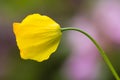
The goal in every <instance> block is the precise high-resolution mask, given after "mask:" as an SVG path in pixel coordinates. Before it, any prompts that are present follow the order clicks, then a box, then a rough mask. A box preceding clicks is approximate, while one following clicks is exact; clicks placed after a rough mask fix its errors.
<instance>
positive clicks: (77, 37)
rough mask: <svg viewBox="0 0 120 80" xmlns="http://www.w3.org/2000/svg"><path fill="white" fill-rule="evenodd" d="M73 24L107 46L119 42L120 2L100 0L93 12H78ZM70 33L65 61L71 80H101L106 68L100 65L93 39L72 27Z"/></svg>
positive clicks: (118, 43) (103, 45)
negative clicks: (68, 55) (69, 49)
mask: <svg viewBox="0 0 120 80" xmlns="http://www.w3.org/2000/svg"><path fill="white" fill-rule="evenodd" d="M70 25H72V26H73V27H76V28H80V29H82V30H84V31H86V32H87V33H89V34H90V35H91V36H92V37H93V38H94V39H95V40H96V41H97V42H99V44H100V45H101V46H102V48H104V49H105V50H108V49H109V47H110V46H111V47H112V46H113V43H114V44H117V45H114V46H116V47H117V46H118V45H119V46H120V2H119V1H118V0H101V1H100V0H99V1H98V2H97V3H95V5H94V6H93V7H92V9H91V12H90V13H84V14H83V13H82V14H81V12H79V13H77V14H76V15H75V16H74V17H73V19H72V20H71V22H70ZM68 36H69V37H68V40H69V42H70V44H71V46H72V47H71V55H70V57H69V58H68V60H67V61H66V63H65V74H67V75H68V80H98V79H99V77H100V74H102V73H104V71H102V69H101V67H100V65H101V61H100V60H101V59H100V57H101V56H100V55H99V52H98V51H97V49H96V48H95V46H94V45H93V43H92V42H91V41H90V40H88V38H86V37H85V35H81V34H80V33H79V32H74V31H71V32H69V35H68ZM108 51H109V50H108ZM113 55H114V54H113ZM106 66H107V65H106ZM66 72H67V73H66ZM111 74H112V73H111ZM106 77H107V76H106Z"/></svg>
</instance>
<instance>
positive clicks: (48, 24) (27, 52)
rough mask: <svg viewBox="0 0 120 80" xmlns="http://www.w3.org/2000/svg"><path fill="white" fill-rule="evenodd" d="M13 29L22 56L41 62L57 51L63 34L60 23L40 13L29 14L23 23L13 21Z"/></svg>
mask: <svg viewBox="0 0 120 80" xmlns="http://www.w3.org/2000/svg"><path fill="white" fill-rule="evenodd" d="M13 31H14V34H15V36H16V41H17V45H18V47H19V49H20V55H21V57H22V58H23V59H33V60H37V61H39V62H41V61H43V60H46V59H48V58H49V56H50V55H51V54H52V53H53V52H55V50H56V49H57V47H58V44H59V42H60V38H61V34H62V33H61V30H60V26H59V24H57V23H56V22H55V21H54V20H52V19H51V18H49V17H47V16H42V15H39V14H33V15H29V16H27V17H26V18H25V19H24V20H23V21H22V23H13Z"/></svg>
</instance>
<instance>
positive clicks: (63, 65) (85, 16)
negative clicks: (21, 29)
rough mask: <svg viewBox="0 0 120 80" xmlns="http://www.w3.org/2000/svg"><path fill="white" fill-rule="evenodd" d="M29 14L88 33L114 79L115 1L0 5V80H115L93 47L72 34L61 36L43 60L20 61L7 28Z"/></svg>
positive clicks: (118, 8) (119, 45) (15, 0)
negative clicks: (57, 46)
mask: <svg viewBox="0 0 120 80" xmlns="http://www.w3.org/2000/svg"><path fill="white" fill-rule="evenodd" d="M33 13H40V14H44V15H48V16H50V17H51V18H52V19H54V20H55V21H56V22H58V23H59V24H60V25H61V27H77V28H80V29H82V30H84V31H86V32H88V33H89V34H90V35H92V36H93V37H94V38H95V39H96V40H97V42H99V44H100V45H101V46H102V47H103V49H104V50H105V52H106V53H107V55H108V57H109V58H110V60H111V62H112V64H113V66H114V67H115V69H116V71H117V72H118V74H119V75H120V62H119V61H120V1H119V0H20V1H19V0H0V80H115V78H114V76H113V75H112V73H111V71H110V70H109V69H108V67H107V65H106V63H105V62H104V61H103V59H102V58H101V56H100V55H99V52H98V51H97V49H96V48H95V46H94V45H93V43H92V42H91V41H90V40H89V39H88V38H86V37H85V36H84V35H82V34H80V33H78V32H75V31H69V32H65V33H63V36H62V39H61V43H60V45H59V48H58V49H57V51H56V52H55V53H54V54H52V55H51V57H50V59H49V60H46V61H44V62H41V63H38V62H36V61H32V60H23V59H21V58H20V55H19V50H18V47H17V45H16V41H15V36H14V34H13V31H12V24H13V22H21V21H22V20H23V18H24V17H26V16H27V15H29V14H33Z"/></svg>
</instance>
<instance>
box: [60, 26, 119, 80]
mask: <svg viewBox="0 0 120 80" xmlns="http://www.w3.org/2000/svg"><path fill="white" fill-rule="evenodd" d="M68 30H75V31H78V32H81V33H83V34H84V35H86V36H87V37H88V38H89V39H90V40H91V41H92V42H93V43H94V44H95V46H96V47H97V49H98V51H99V52H100V54H101V56H102V57H103V59H104V61H105V62H106V64H107V65H108V67H109V69H110V70H111V72H112V74H113V75H114V77H115V78H116V80H120V78H119V76H118V74H117V72H116V71H115V69H114V67H113V66H112V64H111V62H110V60H109V58H108V57H107V55H106V54H105V52H104V51H103V49H102V48H101V47H100V46H99V44H98V43H97V42H96V41H95V40H94V39H93V38H92V37H91V36H90V35H89V34H88V33H86V32H84V31H82V30H80V29H77V28H72V27H67V28H61V31H62V32H63V31H68Z"/></svg>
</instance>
